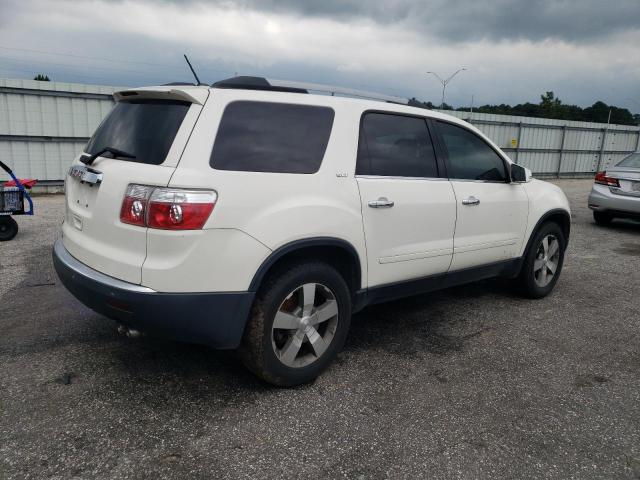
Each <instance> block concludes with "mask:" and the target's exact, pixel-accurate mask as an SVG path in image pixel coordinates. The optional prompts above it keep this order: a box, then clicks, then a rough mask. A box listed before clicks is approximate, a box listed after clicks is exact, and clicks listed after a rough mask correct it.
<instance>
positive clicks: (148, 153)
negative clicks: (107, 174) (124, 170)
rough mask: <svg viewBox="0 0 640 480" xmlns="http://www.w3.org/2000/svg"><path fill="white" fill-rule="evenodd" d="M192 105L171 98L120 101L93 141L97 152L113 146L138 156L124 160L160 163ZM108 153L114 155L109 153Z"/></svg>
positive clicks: (91, 148) (92, 148)
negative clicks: (169, 99) (170, 99)
mask: <svg viewBox="0 0 640 480" xmlns="http://www.w3.org/2000/svg"><path fill="white" fill-rule="evenodd" d="M190 106H191V104H190V103H189V102H179V101H167V100H128V101H121V102H118V103H116V105H115V107H113V110H111V112H110V113H109V115H107V117H106V118H105V119H104V121H103V122H102V123H101V124H100V126H99V127H98V129H97V130H96V132H95V133H94V134H93V137H91V140H89V143H88V144H87V147H86V149H85V151H86V152H87V153H89V154H94V153H97V152H99V151H100V150H102V149H104V148H105V147H111V148H115V149H118V150H122V151H123V152H126V153H130V154H131V155H134V156H135V158H125V157H122V158H120V157H118V158H119V159H120V160H125V161H130V162H139V163H148V164H152V165H160V164H161V163H163V162H164V161H165V159H166V158H167V153H169V149H170V148H171V144H172V143H173V140H174V139H175V137H176V133H178V129H179V128H180V125H182V121H183V120H184V117H185V115H186V114H187V111H188V110H189V107H190ZM105 155H111V154H110V153H107V154H105Z"/></svg>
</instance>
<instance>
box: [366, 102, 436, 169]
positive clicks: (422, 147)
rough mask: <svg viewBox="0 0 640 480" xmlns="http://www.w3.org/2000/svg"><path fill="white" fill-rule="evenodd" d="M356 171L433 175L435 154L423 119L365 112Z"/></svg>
mask: <svg viewBox="0 0 640 480" xmlns="http://www.w3.org/2000/svg"><path fill="white" fill-rule="evenodd" d="M356 173H358V174H360V175H382V176H393V177H437V176H438V167H437V165H436V157H435V154H434V151H433V144H432V143H431V137H430V136H429V130H428V129H427V123H426V122H425V120H424V119H422V118H415V117H405V116H401V115H390V114H386V113H367V114H365V115H364V118H363V119H362V127H361V130H360V141H359V144H358V165H357V167H356Z"/></svg>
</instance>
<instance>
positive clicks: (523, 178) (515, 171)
mask: <svg viewBox="0 0 640 480" xmlns="http://www.w3.org/2000/svg"><path fill="white" fill-rule="evenodd" d="M532 176H533V174H532V173H531V170H529V169H528V168H524V167H523V166H520V165H517V164H515V163H512V164H511V181H512V182H514V183H526V182H530V181H531V178H532Z"/></svg>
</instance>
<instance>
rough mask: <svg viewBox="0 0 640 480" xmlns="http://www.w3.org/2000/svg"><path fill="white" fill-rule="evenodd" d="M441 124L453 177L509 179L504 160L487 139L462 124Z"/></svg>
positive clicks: (493, 179)
mask: <svg viewBox="0 0 640 480" xmlns="http://www.w3.org/2000/svg"><path fill="white" fill-rule="evenodd" d="M437 125H438V130H439V131H440V134H441V135H442V139H443V140H444V145H445V147H446V149H447V154H448V157H449V165H448V169H449V178H462V179H470V180H490V181H501V182H504V181H506V178H507V177H506V174H505V168H504V162H503V161H502V159H501V158H500V157H499V156H498V154H497V153H496V152H495V151H494V150H493V149H492V148H491V147H490V146H489V145H487V143H486V142H485V141H484V140H482V139H481V138H480V137H478V136H477V135H476V134H474V133H472V132H470V131H468V130H466V129H464V128H462V127H457V126H455V125H451V124H449V123H443V122H438V123H437Z"/></svg>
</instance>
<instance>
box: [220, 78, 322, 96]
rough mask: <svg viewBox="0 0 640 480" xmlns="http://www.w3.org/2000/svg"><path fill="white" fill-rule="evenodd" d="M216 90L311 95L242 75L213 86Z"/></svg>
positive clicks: (303, 90)
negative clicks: (265, 91)
mask: <svg viewBox="0 0 640 480" xmlns="http://www.w3.org/2000/svg"><path fill="white" fill-rule="evenodd" d="M211 86H212V87H214V88H239V89H242V90H268V91H271V92H289V93H309V92H308V91H307V90H306V89H304V88H295V87H294V88H292V87H284V86H278V85H273V84H271V83H270V82H269V81H268V80H267V79H266V78H263V77H251V76H247V75H240V76H238V77H231V78H227V79H225V80H220V81H219V82H216V83H214V84H213V85H211Z"/></svg>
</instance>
